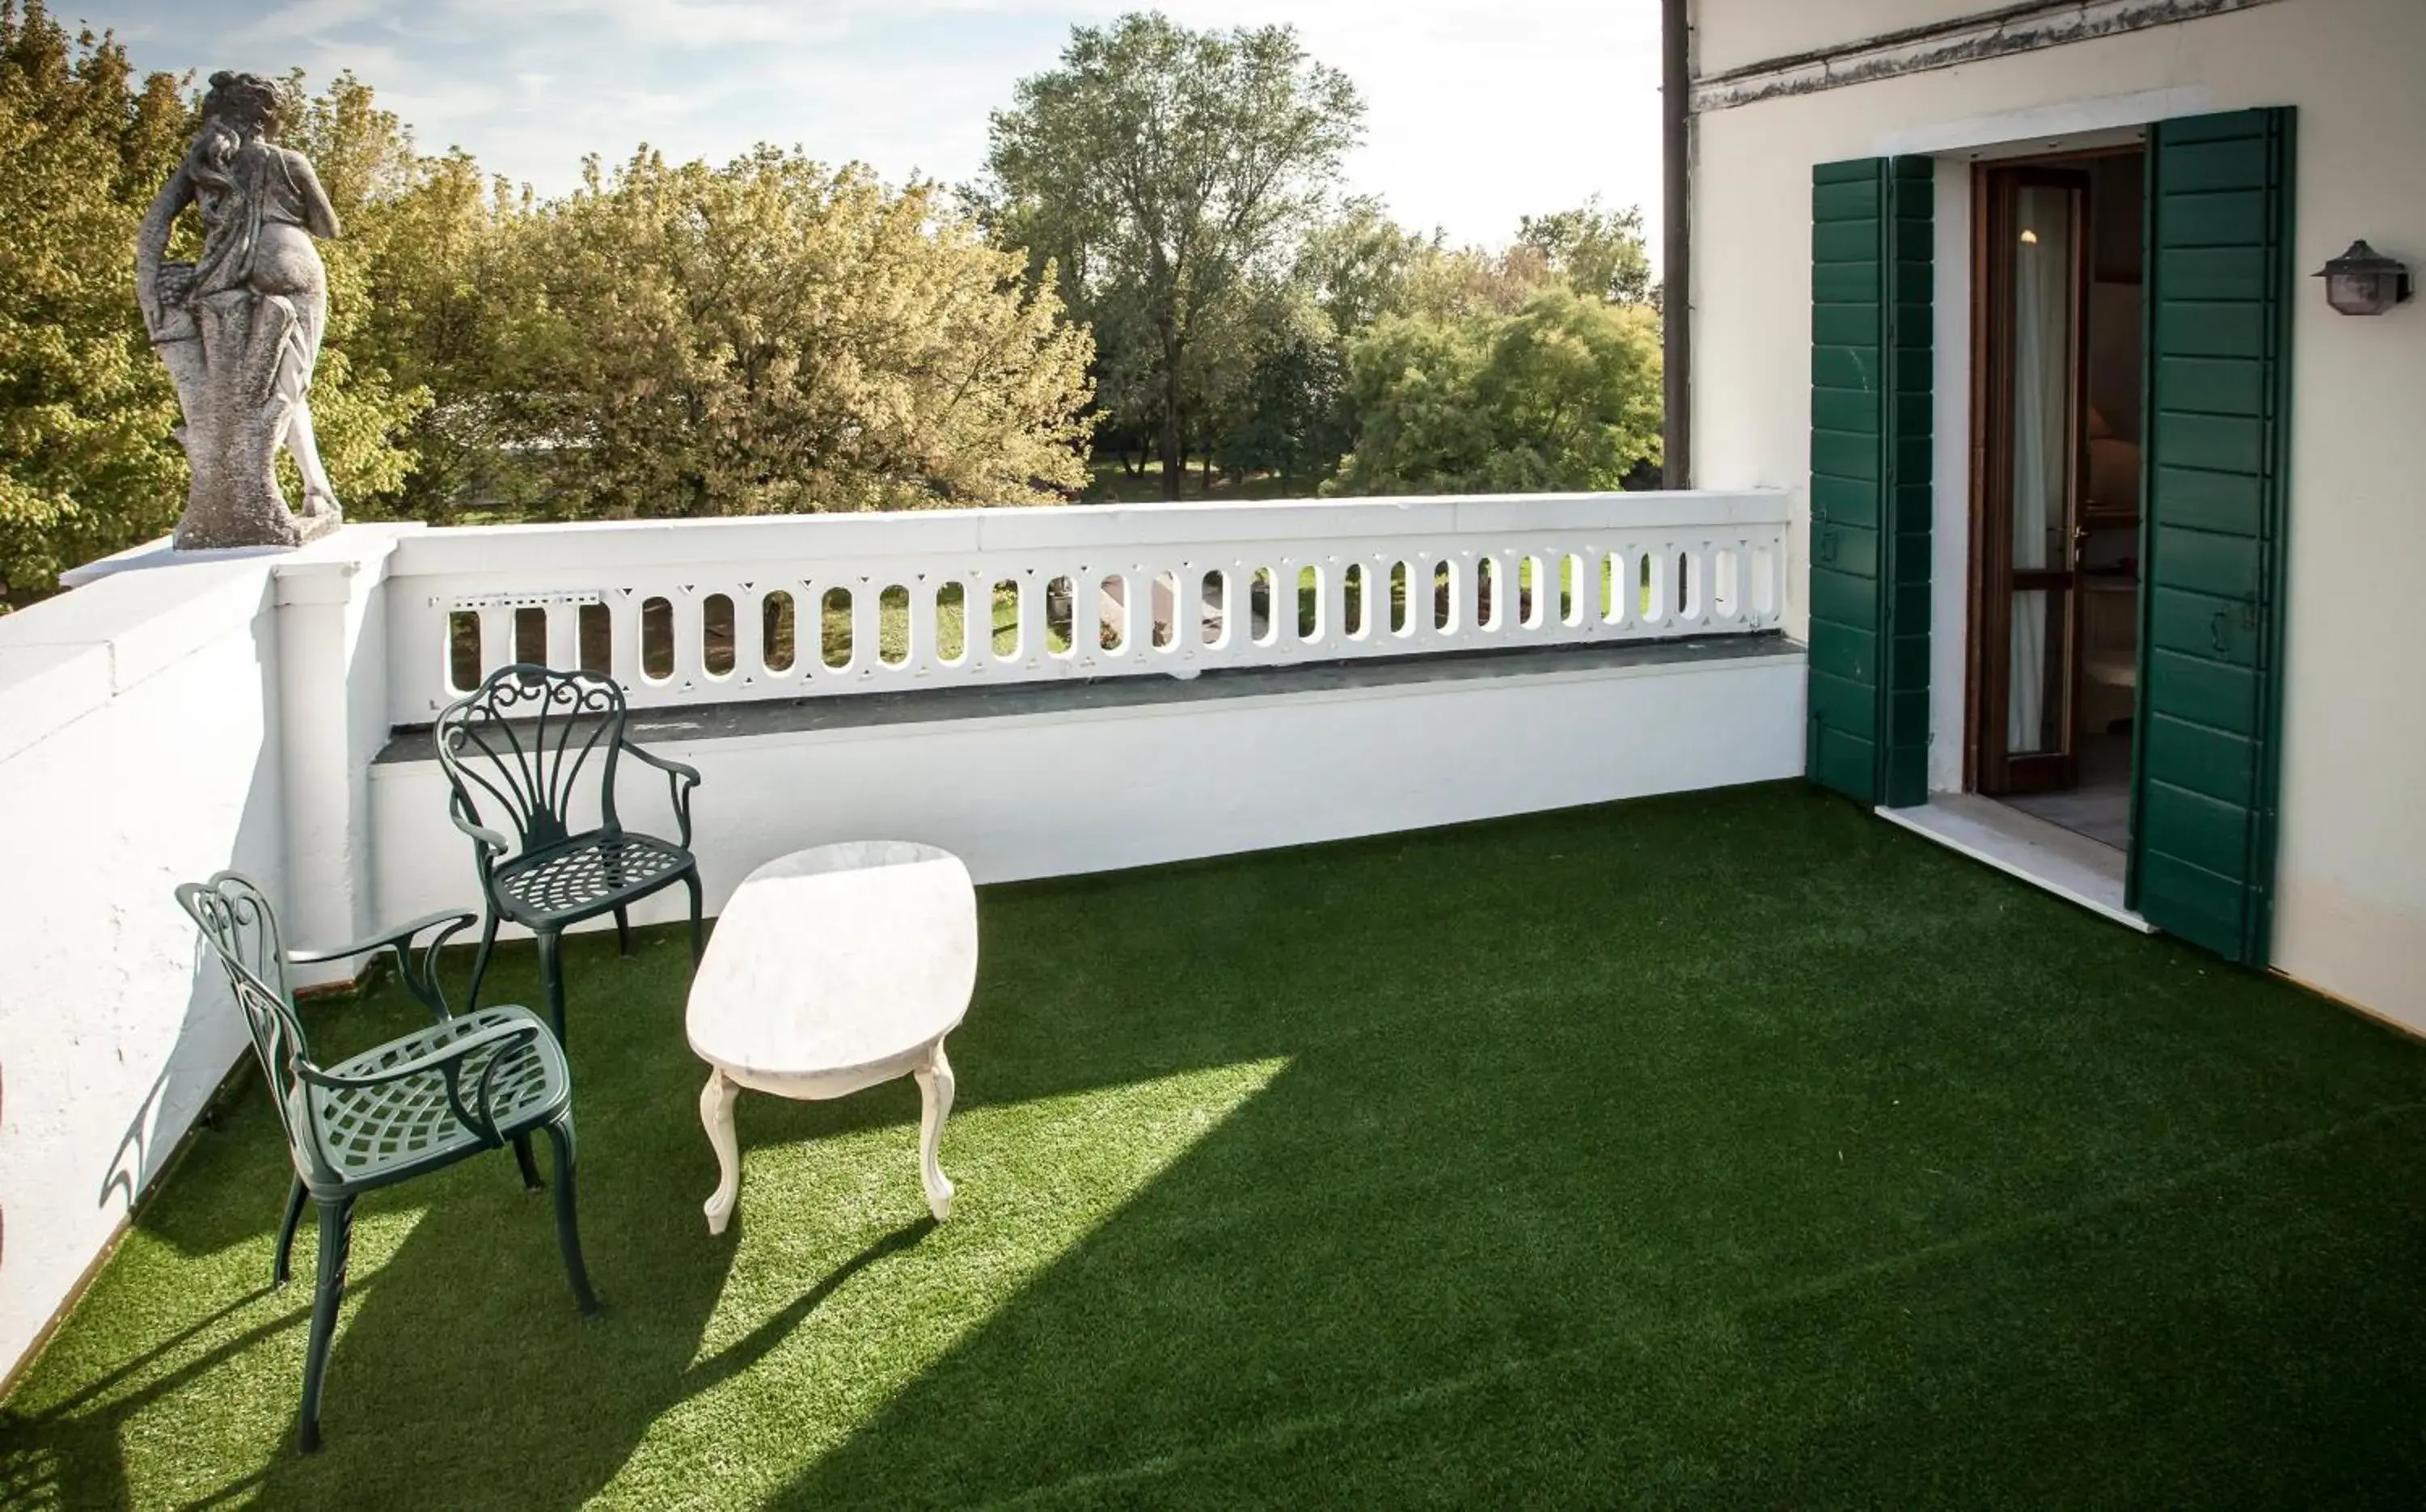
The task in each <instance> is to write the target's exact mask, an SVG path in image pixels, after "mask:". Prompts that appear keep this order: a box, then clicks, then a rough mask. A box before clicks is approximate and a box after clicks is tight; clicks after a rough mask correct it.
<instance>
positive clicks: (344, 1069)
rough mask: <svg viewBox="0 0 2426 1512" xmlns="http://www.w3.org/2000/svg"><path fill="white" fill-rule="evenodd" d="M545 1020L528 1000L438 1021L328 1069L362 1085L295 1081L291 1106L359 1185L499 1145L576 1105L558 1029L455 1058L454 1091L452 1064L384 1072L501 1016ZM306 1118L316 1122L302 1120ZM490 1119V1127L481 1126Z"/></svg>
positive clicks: (488, 1026) (334, 1076) (337, 1168)
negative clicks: (395, 1074)
mask: <svg viewBox="0 0 2426 1512" xmlns="http://www.w3.org/2000/svg"><path fill="white" fill-rule="evenodd" d="M540 1022H541V1021H540V1019H539V1016H538V1015H536V1014H534V1013H532V1012H531V1011H530V1010H529V1009H527V1008H523V1007H516V1006H512V1005H505V1004H500V1005H497V1006H495V1007H491V1008H482V1009H481V1010H480V1011H478V1012H477V1013H468V1014H465V1015H464V1016H463V1017H461V1018H460V1019H450V1020H447V1021H445V1022H444V1023H438V1024H432V1025H431V1026H430V1027H429V1028H427V1029H423V1030H419V1031H417V1032H415V1033H413V1034H409V1035H407V1036H405V1037H403V1038H401V1039H395V1040H391V1041H389V1042H388V1043H386V1044H384V1045H381V1046H380V1047H379V1048H378V1049H376V1050H372V1051H368V1052H365V1053H364V1054H360V1055H356V1056H355V1057H353V1058H352V1059H351V1060H348V1061H342V1062H340V1063H338V1064H337V1065H334V1066H331V1067H328V1068H325V1070H323V1071H322V1072H321V1075H322V1076H324V1077H326V1078H327V1080H328V1081H329V1082H348V1081H358V1082H362V1083H364V1084H365V1085H363V1086H325V1085H322V1084H321V1083H320V1082H319V1081H317V1080H303V1081H298V1082H297V1083H296V1084H295V1086H294V1088H293V1090H292V1091H291V1092H289V1093H288V1102H289V1106H290V1107H291V1109H292V1110H293V1112H294V1114H295V1116H296V1118H297V1121H298V1123H299V1125H301V1126H305V1127H310V1126H313V1125H316V1126H317V1129H318V1132H319V1135H320V1153H321V1156H322V1158H323V1159H324V1160H326V1161H327V1162H328V1164H329V1166H331V1167H332V1171H333V1174H334V1175H336V1176H337V1177H338V1178H339V1179H341V1180H342V1181H343V1182H344V1183H345V1184H346V1185H347V1186H348V1187H349V1188H351V1189H353V1190H355V1191H364V1190H367V1189H369V1188H371V1187H374V1186H384V1185H386V1184H388V1183H389V1182H400V1181H403V1180H404V1179H405V1178H407V1177H409V1176H414V1175H418V1174H419V1173H421V1172H422V1171H425V1170H431V1169H435V1168H436V1167H438V1166H446V1165H451V1164H453V1163H454V1162H455V1161H457V1160H459V1159H461V1158H462V1157H463V1156H464V1155H467V1154H470V1153H472V1152H473V1151H474V1150H490V1149H494V1148H495V1147H496V1144H497V1141H498V1140H500V1139H512V1138H515V1137H516V1136H518V1135H521V1134H526V1133H528V1132H529V1131H531V1130H534V1129H539V1128H542V1127H543V1126H545V1125H546V1124H548V1123H550V1122H552V1121H553V1120H555V1119H556V1118H558V1117H560V1116H561V1115H562V1114H563V1113H564V1112H565V1111H566V1109H568V1108H569V1107H570V1106H571V1105H572V1102H573V1077H572V1075H571V1073H570V1072H569V1071H568V1070H566V1069H565V1064H564V1052H563V1050H562V1049H561V1048H559V1047H558V1044H557V1042H556V1039H555V1037H553V1036H551V1035H547V1034H543V1033H535V1034H531V1035H527V1036H511V1037H495V1038H493V1039H492V1041H491V1042H490V1043H488V1044H484V1045H481V1046H479V1047H477V1048H476V1049H474V1050H473V1051H472V1052H471V1053H470V1054H467V1055H465V1056H463V1058H462V1059H461V1062H460V1063H458V1064H457V1065H456V1067H455V1068H454V1086H453V1090H452V1091H450V1090H449V1086H448V1076H447V1074H446V1072H445V1071H443V1070H437V1069H435V1068H432V1069H429V1070H421V1071H417V1072H413V1073H411V1074H408V1075H405V1076H402V1077H399V1078H396V1079H393V1080H390V1079H386V1078H388V1077H389V1075H390V1073H391V1072H393V1071H395V1070H396V1069H397V1068H398V1067H401V1066H404V1065H406V1064H408V1063H410V1062H415V1061H427V1060H429V1059H432V1058H433V1057H435V1056H437V1055H438V1054H439V1053H440V1052H443V1051H445V1050H446V1049H448V1048H449V1047H451V1046H454V1045H456V1044H458V1043H460V1042H461V1041H462V1040H465V1039H469V1038H477V1037H481V1036H483V1035H484V1034H487V1033H489V1032H490V1031H493V1030H494V1029H496V1028H497V1027H498V1026H499V1025H513V1024H528V1025H532V1026H534V1027H536V1026H538V1025H539V1024H540ZM459 1100H460V1102H459ZM307 1102H308V1103H309V1109H308V1112H307V1111H306V1103H307ZM467 1114H468V1115H469V1117H468V1118H467V1117H466V1115H467ZM306 1118H309V1119H310V1120H311V1123H310V1124H305V1123H303V1120H304V1119H306ZM491 1118H493V1119H494V1120H495V1128H494V1131H493V1133H492V1132H490V1131H487V1130H484V1129H482V1128H481V1127H479V1124H480V1122H482V1121H485V1120H486V1119H491Z"/></svg>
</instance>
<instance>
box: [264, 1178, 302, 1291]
mask: <svg viewBox="0 0 2426 1512" xmlns="http://www.w3.org/2000/svg"><path fill="white" fill-rule="evenodd" d="M302 1222H303V1178H301V1177H300V1176H298V1177H295V1178H293V1179H292V1180H290V1181H289V1182H287V1184H286V1217H285V1220H284V1221H283V1222H282V1223H280V1224H279V1226H278V1254H277V1257H276V1258H275V1259H273V1260H272V1261H270V1263H269V1284H270V1285H272V1286H283V1285H285V1284H286V1282H287V1280H288V1279H289V1278H290V1277H292V1276H293V1275H294V1274H295V1267H294V1265H293V1263H292V1262H293V1261H294V1259H295V1231H296V1229H297V1228H298V1227H299V1225H301V1223H302Z"/></svg>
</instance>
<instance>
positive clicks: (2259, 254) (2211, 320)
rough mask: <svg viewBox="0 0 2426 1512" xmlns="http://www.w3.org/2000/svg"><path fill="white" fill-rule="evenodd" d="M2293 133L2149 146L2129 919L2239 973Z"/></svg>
mask: <svg viewBox="0 0 2426 1512" xmlns="http://www.w3.org/2000/svg"><path fill="white" fill-rule="evenodd" d="M2291 129H2292V118H2291V112H2290V111H2289V110H2247V111H2240V112H2236V113H2233V114H2230V115H2221V116H2196V117H2191V118H2188V119H2186V120H2181V121H2162V122H2160V123H2159V124H2158V125H2157V126H2156V127H2155V128H2154V129H2153V130H2152V131H2151V132H2150V135H2149V143H2148V223H2147V241H2148V257H2147V264H2148V265H2147V291H2146V292H2147V342H2148V362H2147V367H2146V375H2147V389H2148V392H2147V397H2146V401H2145V412H2146V419H2147V429H2146V436H2147V449H2146V456H2145V458H2144V461H2145V467H2146V475H2145V491H2144V492H2143V498H2144V499H2145V500H2146V507H2145V508H2144V509H2143V512H2142V524H2141V545H2142V568H2141V581H2142V584H2143V594H2142V598H2143V603H2142V606H2141V636H2140V689H2141V692H2140V720H2141V735H2140V739H2139V742H2138V752H2137V762H2136V767H2135V772H2134V779H2133V780H2134V783H2135V788H2134V792H2133V796H2132V797H2133V801H2132V816H2133V825H2132V829H2133V834H2132V857H2131V862H2132V864H2131V893H2132V901H2133V903H2134V905H2135V906H2136V907H2137V908H2138V909H2139V910H2140V912H2141V914H2142V915H2143V917H2145V918H2146V919H2147V920H2148V922H2149V923H2151V924H2154V925H2157V926H2158V927H2159V928H2160V929H2164V930H2167V931H2168V932H2170V933H2173V934H2176V935H2179V936H2181V937H2182V938H2184V939H2186V940H2191V941H2196V942H2197V943H2199V944H2202V945H2205V946H2207V947H2208V948H2209V949H2211V950H2214V951H2217V952H2219V953H2221V954H2223V955H2224V956H2227V957H2231V958H2233V959H2235V960H2240V961H2246V962H2249V963H2251V964H2253V965H2261V964H2263V963H2264V962H2265V959H2266V950H2267V937H2268V935H2269V933H2270V925H2271V909H2272V893H2273V871H2274V785H2275V778H2274V774H2275V757H2276V752H2277V748H2278V746H2279V744H2280V742H2279V739H2278V726H2279V720H2280V706H2281V701H2282V700H2281V693H2282V688H2281V683H2282V666H2283V657H2282V615H2281V613H2280V608H2281V604H2282V582H2283V508H2284V497H2283V496H2284V490H2285V487H2286V485H2287V483H2288V481H2289V468H2288V462H2289V458H2288V456H2287V442H2288V441H2289V405H2288V403H2287V398H2288V384H2289V376H2290V349H2289V336H2290V314H2291V309H2290V300H2291V291H2292V289H2293V287H2294V272H2295V270H2294V268H2293V267H2292V265H2291V263H2290V258H2291V160H2292V154H2291V147H2292V140H2291Z"/></svg>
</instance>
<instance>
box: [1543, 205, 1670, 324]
mask: <svg viewBox="0 0 2426 1512" xmlns="http://www.w3.org/2000/svg"><path fill="white" fill-rule="evenodd" d="M1516 245H1517V246H1518V247H1520V248H1523V249H1526V250H1528V251H1530V252H1532V253H1534V254H1536V255H1538V256H1539V257H1540V258H1541V259H1542V261H1543V263H1544V264H1545V265H1546V266H1547V267H1548V269H1549V271H1550V272H1552V273H1555V274H1557V275H1558V276H1559V277H1561V278H1562V279H1564V280H1566V281H1567V282H1568V283H1569V284H1571V285H1572V286H1573V287H1574V288H1575V290H1576V292H1577V293H1578V294H1584V295H1590V296H1592V297H1593V298H1599V299H1607V300H1609V302H1611V303H1612V304H1650V303H1652V302H1654V301H1653V290H1652V286H1651V253H1650V250H1649V249H1648V248H1646V247H1645V246H1644V245H1643V240H1642V207H1640V206H1638V205H1627V206H1626V207H1625V209H1623V210H1607V209H1604V208H1602V206H1601V202H1600V200H1599V198H1598V197H1597V196H1595V197H1594V198H1593V199H1590V200H1587V201H1584V202H1583V204H1582V205H1580V206H1579V207H1577V208H1576V209H1573V210H1561V211H1559V212H1557V213H1556V214H1554V215H1547V216H1527V217H1524V218H1523V220H1522V221H1521V222H1519V224H1518V227H1517V231H1516Z"/></svg>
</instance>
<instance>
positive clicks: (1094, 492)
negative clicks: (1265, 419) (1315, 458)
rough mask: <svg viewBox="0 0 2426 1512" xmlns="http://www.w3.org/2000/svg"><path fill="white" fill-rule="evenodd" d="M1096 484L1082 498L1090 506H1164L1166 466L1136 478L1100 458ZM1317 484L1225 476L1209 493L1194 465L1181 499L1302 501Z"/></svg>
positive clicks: (1151, 467) (1148, 467)
mask: <svg viewBox="0 0 2426 1512" xmlns="http://www.w3.org/2000/svg"><path fill="white" fill-rule="evenodd" d="M1092 472H1093V473H1094V481H1093V482H1092V483H1090V484H1088V485H1087V491H1086V492H1085V493H1084V494H1082V495H1080V500H1081V502H1082V503H1086V504H1159V503H1161V502H1162V464H1161V463H1160V462H1158V461H1156V462H1148V463H1146V464H1145V470H1144V471H1143V472H1141V473H1138V474H1135V475H1132V474H1131V473H1130V472H1129V471H1128V469H1127V468H1125V467H1124V466H1122V465H1121V463H1120V462H1119V461H1118V460H1117V459H1115V458H1108V457H1097V458H1095V459H1094V462H1093V463H1092ZM1315 489H1316V484H1315V482H1314V481H1313V480H1312V479H1309V478H1297V479H1294V480H1292V481H1286V482H1285V481H1283V480H1282V479H1281V478H1280V477H1279V476H1278V475H1274V474H1270V473H1260V474H1257V475H1253V476H1252V477H1249V478H1246V479H1244V480H1243V481H1242V480H1240V479H1237V478H1234V477H1232V476H1231V475H1228V474H1226V473H1225V474H1222V475H1220V476H1219V477H1217V478H1215V479H1214V481H1213V486H1212V490H1211V491H1210V492H1207V491H1206V490H1205V473H1204V470H1203V467H1202V464H1191V465H1190V466H1189V469H1188V471H1187V472H1186V473H1185V474H1183V475H1181V478H1180V493H1179V496H1180V499H1181V500H1182V502H1185V503H1206V504H1221V503H1223V502H1225V501H1235V500H1238V499H1302V498H1310V497H1312V496H1313V494H1314V492H1315Z"/></svg>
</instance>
